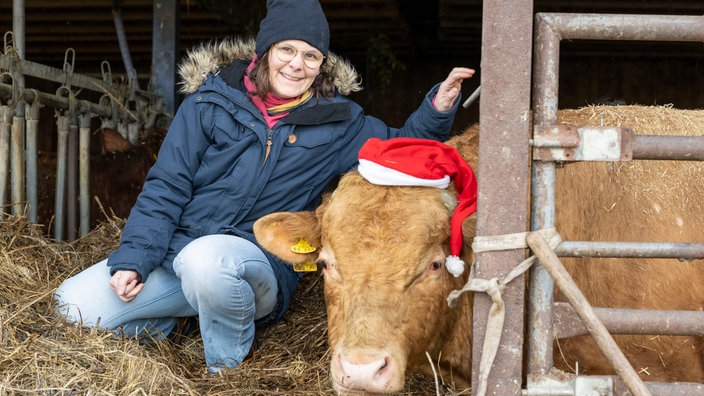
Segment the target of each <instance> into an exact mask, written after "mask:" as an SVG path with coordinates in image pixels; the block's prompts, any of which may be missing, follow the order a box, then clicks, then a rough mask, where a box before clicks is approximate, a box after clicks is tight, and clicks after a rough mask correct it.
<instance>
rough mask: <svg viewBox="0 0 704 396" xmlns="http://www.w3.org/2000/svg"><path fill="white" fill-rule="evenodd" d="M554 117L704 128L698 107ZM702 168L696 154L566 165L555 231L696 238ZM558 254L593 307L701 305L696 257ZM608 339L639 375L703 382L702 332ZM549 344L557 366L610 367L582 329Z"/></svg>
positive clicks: (701, 220) (639, 127) (702, 279)
mask: <svg viewBox="0 0 704 396" xmlns="http://www.w3.org/2000/svg"><path fill="white" fill-rule="evenodd" d="M560 121H562V122H568V123H571V124H575V125H601V124H602V123H603V125H609V126H630V127H633V128H634V130H635V132H636V133H643V134H653V135H654V134H670V135H683V134H694V133H696V132H697V131H696V128H692V125H693V123H692V121H694V124H695V125H696V123H698V125H699V126H700V127H701V126H704V112H695V111H682V110H674V109H671V108H663V107H640V106H618V107H587V108H583V109H580V110H569V111H561V112H560ZM688 127H689V128H688ZM699 132H700V133H701V131H699ZM703 175H704V165H702V164H701V163H700V162H698V161H630V162H582V163H574V164H568V165H566V166H565V167H564V168H562V169H558V172H557V178H556V183H557V185H556V205H557V208H556V226H557V230H558V232H559V233H560V235H561V236H562V238H563V239H564V240H584V241H623V242H626V241H629V242H630V241H635V242H697V241H701V240H702V235H703V233H702V230H704V216H703V215H702V213H704V196H702V194H703V193H704V177H702V176H703ZM562 261H563V263H564V264H565V266H566V267H567V269H568V271H569V272H570V273H571V275H572V276H573V278H574V279H575V281H576V282H577V284H578V285H579V286H580V289H581V290H582V292H583V293H584V294H585V296H586V297H587V299H588V300H589V301H590V303H591V304H592V305H593V306H599V307H612V308H633V309H669V310H701V309H702V306H703V304H704V264H703V263H702V260H694V261H691V262H687V261H679V260H675V259H667V260H664V259H616V258H611V259H589V258H563V259H562ZM558 298H559V295H558ZM615 338H616V340H617V342H618V343H619V344H620V345H621V346H622V349H623V350H624V353H625V354H626V356H627V357H628V358H629V360H630V361H631V364H632V365H633V366H634V368H635V370H636V371H638V372H640V373H641V376H642V378H643V379H644V380H649V381H697V382H701V381H704V365H703V364H702V356H703V355H702V346H703V345H702V338H701V337H671V336H653V335H646V336H616V337H615ZM556 351H557V353H556V357H555V363H556V365H557V366H558V367H561V368H565V369H567V368H568V367H570V366H571V367H574V362H575V361H576V360H579V369H580V372H581V373H587V374H601V373H612V370H610V369H609V365H608V363H607V361H606V360H605V359H604V358H603V356H602V354H601V352H600V351H599V350H598V348H596V346H595V344H594V343H593V342H592V340H591V337H590V336H581V337H576V338H572V339H563V340H560V348H556ZM604 368H606V369H604Z"/></svg>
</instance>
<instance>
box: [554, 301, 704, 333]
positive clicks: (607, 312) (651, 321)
mask: <svg viewBox="0 0 704 396" xmlns="http://www.w3.org/2000/svg"><path fill="white" fill-rule="evenodd" d="M593 309H594V313H595V314H596V316H597V317H598V318H599V320H600V321H601V322H602V323H603V324H604V326H605V327H606V329H607V330H608V331H609V333H611V334H646V335H647V334H652V335H688V336H699V337H701V336H704V326H702V323H704V311H671V310H670V311H665V310H645V309H624V308H599V307H593ZM553 312H554V313H555V316H554V323H555V336H556V337H557V338H568V337H575V336H580V335H586V334H589V330H588V329H587V327H586V326H585V325H584V323H583V322H582V320H581V319H580V318H579V316H578V315H577V313H576V312H575V311H574V309H573V308H572V307H571V306H570V305H569V304H567V303H564V302H556V303H554V309H553Z"/></svg>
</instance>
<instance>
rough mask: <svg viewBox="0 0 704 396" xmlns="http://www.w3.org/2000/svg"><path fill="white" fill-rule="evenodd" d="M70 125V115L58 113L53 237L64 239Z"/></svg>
mask: <svg viewBox="0 0 704 396" xmlns="http://www.w3.org/2000/svg"><path fill="white" fill-rule="evenodd" d="M70 127H71V117H69V116H68V115H60V116H58V117H57V120H56V128H57V132H58V135H59V138H58V142H57V149H56V199H55V202H54V239H56V240H57V241H62V240H63V239H64V219H65V215H66V212H65V210H64V208H65V205H64V203H65V198H66V164H67V156H68V134H69V129H70Z"/></svg>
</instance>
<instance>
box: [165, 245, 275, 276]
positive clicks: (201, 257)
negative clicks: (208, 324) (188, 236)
mask: <svg viewBox="0 0 704 396" xmlns="http://www.w3.org/2000/svg"><path fill="white" fill-rule="evenodd" d="M251 260H254V261H260V262H262V264H263V265H266V266H268V265H269V263H268V261H267V259H266V256H265V255H264V253H262V251H261V250H260V249H259V248H258V247H257V246H256V245H254V244H253V243H251V242H249V241H248V240H246V239H243V238H240V237H236V236H233V235H207V236H204V237H200V238H198V239H195V240H193V241H192V242H190V243H189V244H188V245H186V247H184V248H183V249H182V250H181V251H180V252H179V254H178V255H177V256H176V258H175V259H174V271H175V272H176V275H178V276H179V277H180V278H181V280H182V282H197V283H200V284H202V285H203V286H205V287H208V286H209V285H210V286H212V285H213V283H220V282H228V281H229V280H231V279H232V278H241V277H242V276H243V275H244V263H245V262H247V261H251Z"/></svg>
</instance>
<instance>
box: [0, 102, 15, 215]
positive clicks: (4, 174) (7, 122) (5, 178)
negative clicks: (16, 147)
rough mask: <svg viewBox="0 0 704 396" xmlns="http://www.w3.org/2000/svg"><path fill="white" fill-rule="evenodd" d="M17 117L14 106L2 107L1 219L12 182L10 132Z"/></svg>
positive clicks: (0, 122) (0, 117)
mask: <svg viewBox="0 0 704 396" xmlns="http://www.w3.org/2000/svg"><path fill="white" fill-rule="evenodd" d="M14 115H15V109H14V107H13V106H0V217H2V212H5V210H6V209H5V205H6V204H7V198H8V197H7V192H8V187H9V180H10V130H11V129H12V118H13V117H14Z"/></svg>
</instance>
